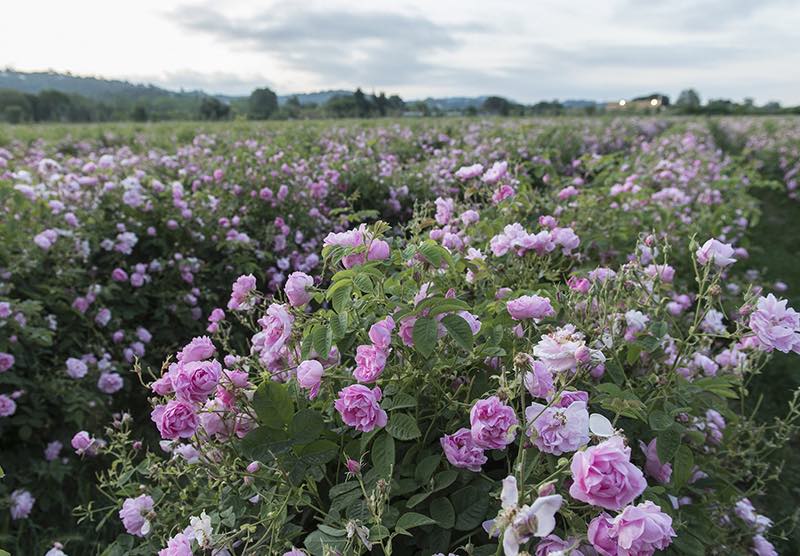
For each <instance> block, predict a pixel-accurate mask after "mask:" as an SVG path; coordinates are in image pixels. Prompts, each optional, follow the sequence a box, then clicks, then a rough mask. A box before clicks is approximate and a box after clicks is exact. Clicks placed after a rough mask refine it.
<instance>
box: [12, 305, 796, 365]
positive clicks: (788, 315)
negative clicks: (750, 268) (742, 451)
mask: <svg viewBox="0 0 800 556" xmlns="http://www.w3.org/2000/svg"><path fill="white" fill-rule="evenodd" d="M750 328H751V329H752V330H753V332H755V334H756V337H757V338H758V342H759V348H761V349H762V350H764V351H772V350H773V349H777V350H778V351H781V352H783V353H789V352H790V351H794V352H795V353H798V354H800V313H798V312H797V311H795V310H794V309H792V308H791V307H787V301H786V300H785V299H781V300H778V299H777V298H776V297H775V296H774V295H772V294H769V295H767V297H760V298H759V299H758V304H757V305H756V310H755V311H754V312H753V314H751V315H750ZM0 368H2V366H1V365H0Z"/></svg>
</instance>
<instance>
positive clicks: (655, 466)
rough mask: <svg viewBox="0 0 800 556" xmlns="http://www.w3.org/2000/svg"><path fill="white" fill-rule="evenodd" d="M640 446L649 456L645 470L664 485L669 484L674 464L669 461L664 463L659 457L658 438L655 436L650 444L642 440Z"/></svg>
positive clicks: (646, 455) (647, 456)
mask: <svg viewBox="0 0 800 556" xmlns="http://www.w3.org/2000/svg"><path fill="white" fill-rule="evenodd" d="M639 448H641V450H642V453H643V454H644V455H645V457H646V458H647V463H645V465H644V470H645V472H646V473H647V474H648V475H650V476H651V477H652V478H654V479H655V480H656V481H658V482H659V483H661V484H662V485H666V484H668V483H669V479H670V477H671V476H672V465H670V464H669V463H664V464H662V463H661V460H659V459H658V440H657V439H655V438H654V439H653V440H651V441H650V443H649V444H645V443H644V442H642V441H641V440H640V441H639Z"/></svg>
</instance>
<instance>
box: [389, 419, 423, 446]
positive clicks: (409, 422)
mask: <svg viewBox="0 0 800 556" xmlns="http://www.w3.org/2000/svg"><path fill="white" fill-rule="evenodd" d="M386 432H388V433H389V434H391V435H392V436H393V437H395V438H396V439H397V440H412V439H414V438H418V437H419V436H420V435H421V434H422V433H421V432H420V430H419V427H418V426H417V421H416V420H415V419H414V418H413V417H412V416H411V415H408V414H407V413H393V414H392V416H391V418H390V419H389V422H388V423H386Z"/></svg>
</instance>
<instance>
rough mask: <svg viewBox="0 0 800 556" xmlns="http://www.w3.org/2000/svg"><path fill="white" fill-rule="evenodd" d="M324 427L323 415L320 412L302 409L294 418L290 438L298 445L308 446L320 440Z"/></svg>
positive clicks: (290, 426)
mask: <svg viewBox="0 0 800 556" xmlns="http://www.w3.org/2000/svg"><path fill="white" fill-rule="evenodd" d="M324 427H325V424H324V422H323V419H322V415H321V414H320V413H319V412H318V411H315V410H313V409H302V410H300V411H298V412H297V413H295V414H294V416H293V417H292V422H291V424H290V425H289V438H290V439H291V440H293V441H294V442H295V443H297V444H308V443H309V442H313V441H314V440H316V439H317V438H319V435H320V434H322V430H323V429H324Z"/></svg>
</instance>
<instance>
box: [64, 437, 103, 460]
mask: <svg viewBox="0 0 800 556" xmlns="http://www.w3.org/2000/svg"><path fill="white" fill-rule="evenodd" d="M71 444H72V447H73V448H74V449H75V453H76V454H78V455H79V456H82V455H84V454H86V455H87V456H94V455H97V449H98V448H99V447H100V446H101V443H100V442H99V441H98V440H97V439H95V438H92V437H91V436H90V435H89V433H88V432H86V431H80V432H76V433H75V436H73V437H72V442H71Z"/></svg>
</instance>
